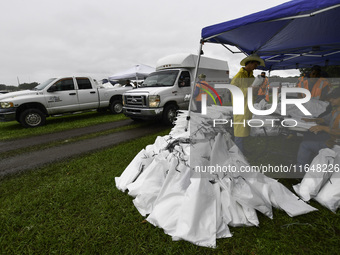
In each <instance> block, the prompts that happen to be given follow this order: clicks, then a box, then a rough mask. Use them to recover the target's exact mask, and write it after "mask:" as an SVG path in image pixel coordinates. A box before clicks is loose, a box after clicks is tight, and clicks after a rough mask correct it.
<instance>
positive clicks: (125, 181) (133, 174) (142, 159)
mask: <svg viewBox="0 0 340 255" xmlns="http://www.w3.org/2000/svg"><path fill="white" fill-rule="evenodd" d="M152 160H153V157H152V156H151V155H149V154H148V153H147V152H146V151H145V150H144V149H143V150H141V151H140V152H139V153H138V154H137V155H136V157H135V158H134V159H133V160H132V161H131V162H130V164H129V165H128V166H127V167H126V168H125V170H124V172H123V173H122V175H121V176H120V177H115V182H116V187H117V189H119V190H121V191H123V192H124V191H125V190H126V189H127V185H129V184H130V183H132V182H133V181H134V180H135V179H136V178H137V177H138V176H139V174H141V173H142V172H143V170H144V169H145V168H146V167H147V166H148V165H149V164H150V163H151V161H152Z"/></svg>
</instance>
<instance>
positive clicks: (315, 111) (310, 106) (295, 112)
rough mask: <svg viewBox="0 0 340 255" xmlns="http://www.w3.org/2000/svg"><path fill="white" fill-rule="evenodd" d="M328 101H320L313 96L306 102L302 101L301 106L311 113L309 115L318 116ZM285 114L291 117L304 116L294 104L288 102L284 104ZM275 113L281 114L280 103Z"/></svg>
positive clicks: (324, 109)
mask: <svg viewBox="0 0 340 255" xmlns="http://www.w3.org/2000/svg"><path fill="white" fill-rule="evenodd" d="M328 104H329V102H326V101H321V100H318V99H315V98H311V99H310V100H309V101H308V102H307V103H304V104H303V106H304V107H305V108H306V109H307V110H308V111H309V112H310V113H311V114H312V116H310V117H315V118H316V117H318V116H319V115H320V114H321V113H323V112H324V111H326V108H327V106H328ZM286 111H287V115H288V116H291V117H293V118H299V117H305V114H303V112H302V111H301V110H300V109H299V108H297V107H296V105H295V104H288V105H287V106H286ZM275 113H277V114H281V104H278V105H277V108H276V110H275Z"/></svg>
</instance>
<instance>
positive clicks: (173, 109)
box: [163, 104, 178, 126]
mask: <svg viewBox="0 0 340 255" xmlns="http://www.w3.org/2000/svg"><path fill="white" fill-rule="evenodd" d="M177 110H178V107H177V105H175V104H169V105H167V106H166V107H165V108H164V111H163V123H164V124H165V125H167V126H170V125H173V122H174V120H175V118H176V116H177Z"/></svg>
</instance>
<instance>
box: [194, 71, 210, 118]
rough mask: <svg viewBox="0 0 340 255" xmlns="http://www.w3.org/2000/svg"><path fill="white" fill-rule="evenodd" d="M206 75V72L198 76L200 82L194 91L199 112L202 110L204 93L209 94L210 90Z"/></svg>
mask: <svg viewBox="0 0 340 255" xmlns="http://www.w3.org/2000/svg"><path fill="white" fill-rule="evenodd" d="M205 78H206V75H205V74H200V75H199V76H198V79H199V81H198V83H197V84H196V87H195V91H194V98H195V104H196V110H197V112H202V95H206V96H207V92H205V91H208V90H209V87H208V86H207V85H209V84H208V83H207V82H206V81H205Z"/></svg>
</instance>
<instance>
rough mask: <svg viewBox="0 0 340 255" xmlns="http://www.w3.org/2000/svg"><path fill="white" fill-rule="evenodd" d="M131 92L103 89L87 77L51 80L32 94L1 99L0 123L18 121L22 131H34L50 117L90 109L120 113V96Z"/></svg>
mask: <svg viewBox="0 0 340 255" xmlns="http://www.w3.org/2000/svg"><path fill="white" fill-rule="evenodd" d="M131 89H132V87H120V88H113V87H107V86H103V85H100V84H99V83H98V82H97V81H95V80H93V79H92V78H90V77H62V78H51V79H49V80H47V81H45V82H43V83H41V84H39V85H38V86H36V87H35V88H34V89H33V90H24V91H18V92H11V93H7V94H3V95H0V121H11V120H17V121H18V122H19V123H20V124H21V125H22V126H24V127H37V126H42V125H44V124H45V121H46V117H48V116H53V115H60V114H65V113H74V112H82V111H87V110H91V109H98V110H99V109H109V110H110V111H111V112H112V113H121V112H122V95H123V93H124V92H126V91H128V90H131Z"/></svg>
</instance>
